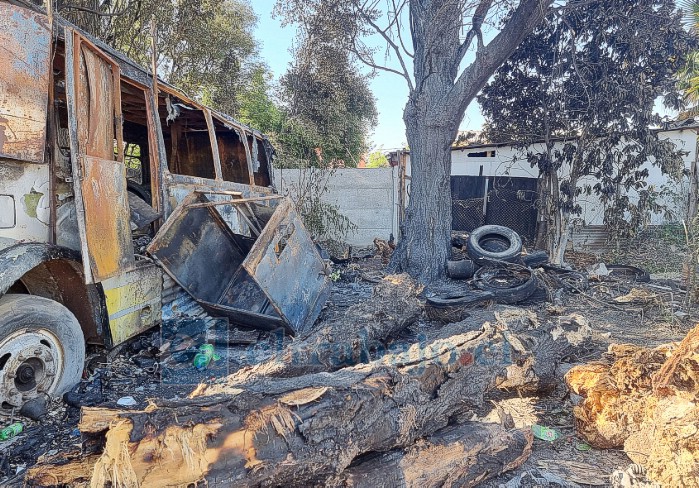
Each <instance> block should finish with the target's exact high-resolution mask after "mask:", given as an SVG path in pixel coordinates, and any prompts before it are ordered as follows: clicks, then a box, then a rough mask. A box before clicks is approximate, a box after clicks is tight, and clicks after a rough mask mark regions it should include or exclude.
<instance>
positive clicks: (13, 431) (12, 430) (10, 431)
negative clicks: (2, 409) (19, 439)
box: [0, 422, 24, 441]
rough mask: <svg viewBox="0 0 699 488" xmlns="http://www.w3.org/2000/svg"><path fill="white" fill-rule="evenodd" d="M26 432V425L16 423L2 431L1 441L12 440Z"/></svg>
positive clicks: (0, 431) (0, 434)
mask: <svg viewBox="0 0 699 488" xmlns="http://www.w3.org/2000/svg"><path fill="white" fill-rule="evenodd" d="M23 430H24V424H22V422H15V423H14V424H10V425H8V426H7V427H5V428H4V429H2V430H0V441H6V440H8V439H12V438H13V437H14V436H16V435H17V434H19V433H20V432H22V431H23Z"/></svg>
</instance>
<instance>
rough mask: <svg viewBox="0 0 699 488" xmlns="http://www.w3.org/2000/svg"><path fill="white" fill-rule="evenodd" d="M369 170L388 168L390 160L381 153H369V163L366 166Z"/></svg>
mask: <svg viewBox="0 0 699 488" xmlns="http://www.w3.org/2000/svg"><path fill="white" fill-rule="evenodd" d="M366 167H367V168H388V167H389V164H388V158H386V155H385V154H384V153H383V152H381V151H374V152H372V153H369V162H368V163H367V165H366Z"/></svg>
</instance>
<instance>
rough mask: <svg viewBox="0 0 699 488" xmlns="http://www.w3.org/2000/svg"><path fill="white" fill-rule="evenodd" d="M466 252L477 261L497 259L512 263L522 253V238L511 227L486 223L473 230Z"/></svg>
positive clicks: (517, 259)
mask: <svg viewBox="0 0 699 488" xmlns="http://www.w3.org/2000/svg"><path fill="white" fill-rule="evenodd" d="M466 252H467V253H468V255H469V256H470V257H471V259H473V260H474V261H475V262H478V261H479V260H481V259H496V260H499V261H506V262H509V263H512V262H515V261H519V258H520V256H521V254H522V239H521V238H520V237H519V234H517V233H516V232H515V231H513V230H512V229H510V228H509V227H503V226H502V225H484V226H482V227H478V228H477V229H475V230H474V231H473V232H471V235H470V236H469V238H468V243H467V244H466Z"/></svg>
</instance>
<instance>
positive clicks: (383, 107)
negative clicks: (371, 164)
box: [251, 0, 483, 150]
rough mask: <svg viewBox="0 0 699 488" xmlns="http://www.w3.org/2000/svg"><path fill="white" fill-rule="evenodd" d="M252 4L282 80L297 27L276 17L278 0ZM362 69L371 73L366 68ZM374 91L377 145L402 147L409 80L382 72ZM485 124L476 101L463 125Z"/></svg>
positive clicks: (263, 52) (266, 51) (265, 50)
mask: <svg viewBox="0 0 699 488" xmlns="http://www.w3.org/2000/svg"><path fill="white" fill-rule="evenodd" d="M251 4H252V7H253V9H254V10H255V13H256V14H257V16H258V25H257V29H256V32H255V37H257V39H258V41H259V42H260V46H261V49H260V56H261V57H262V59H263V60H264V61H265V62H266V63H267V64H268V65H269V68H270V70H271V71H272V73H274V77H275V79H277V80H278V79H279V77H280V76H281V75H283V74H284V73H285V72H286V70H287V68H288V66H289V63H290V62H291V60H292V56H291V53H290V52H289V49H290V48H291V46H292V44H293V42H294V37H295V29H294V27H293V26H290V27H282V26H281V19H280V18H272V9H273V8H274V4H275V0H251ZM361 69H363V70H364V71H365V72H368V70H366V69H364V67H361ZM371 90H372V92H373V93H374V96H375V97H376V108H377V110H378V112H379V119H378V125H377V126H376V127H375V129H374V133H373V134H372V135H371V142H372V145H373V147H374V148H382V149H384V150H387V149H395V148H399V147H401V146H402V145H403V144H404V143H405V141H406V137H405V125H404V124H403V107H404V106H405V102H406V101H407V99H408V88H407V86H406V84H405V81H404V80H403V79H402V78H401V77H399V76H398V75H394V74H391V73H385V72H379V73H377V74H376V76H375V77H374V78H373V79H372V80H371ZM482 123H483V117H482V116H481V114H480V110H479V108H478V104H477V103H476V102H475V101H474V102H473V103H472V104H471V106H470V107H469V108H468V110H467V111H466V116H465V117H464V121H463V122H462V124H461V128H462V129H464V130H465V129H472V130H477V129H480V127H481V125H482Z"/></svg>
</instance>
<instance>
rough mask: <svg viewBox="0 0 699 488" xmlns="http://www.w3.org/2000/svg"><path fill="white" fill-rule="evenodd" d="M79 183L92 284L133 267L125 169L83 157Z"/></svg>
mask: <svg viewBox="0 0 699 488" xmlns="http://www.w3.org/2000/svg"><path fill="white" fill-rule="evenodd" d="M81 162H82V172H83V178H81V180H80V189H81V192H82V201H83V205H84V209H85V214H84V215H85V228H84V232H85V240H86V242H87V249H88V258H89V265H90V269H91V270H92V275H93V279H94V281H96V282H97V281H102V280H104V279H106V278H110V277H112V276H116V275H117V274H118V273H120V272H121V271H124V270H126V269H129V268H130V267H132V266H133V263H134V257H133V247H132V243H131V226H130V222H131V221H130V210H129V202H128V191H127V189H126V169H125V167H124V165H123V164H122V163H120V162H118V161H111V160H107V159H101V158H93V157H89V156H83V157H82V158H81Z"/></svg>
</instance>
